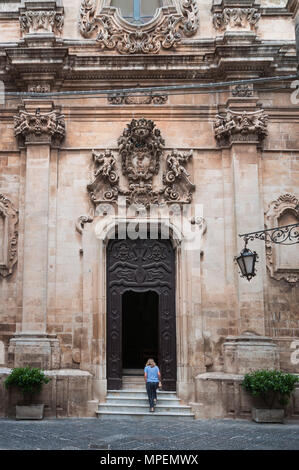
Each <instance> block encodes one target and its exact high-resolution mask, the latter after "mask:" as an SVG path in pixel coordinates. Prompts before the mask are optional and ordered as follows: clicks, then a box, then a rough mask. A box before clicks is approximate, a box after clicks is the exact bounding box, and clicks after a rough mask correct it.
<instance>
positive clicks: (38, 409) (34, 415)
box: [16, 405, 45, 419]
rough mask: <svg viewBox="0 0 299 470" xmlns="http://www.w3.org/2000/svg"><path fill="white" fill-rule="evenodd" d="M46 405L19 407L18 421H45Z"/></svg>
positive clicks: (17, 412)
mask: <svg viewBox="0 0 299 470" xmlns="http://www.w3.org/2000/svg"><path fill="white" fill-rule="evenodd" d="M44 406H45V405H17V406H16V419H43V417H44Z"/></svg>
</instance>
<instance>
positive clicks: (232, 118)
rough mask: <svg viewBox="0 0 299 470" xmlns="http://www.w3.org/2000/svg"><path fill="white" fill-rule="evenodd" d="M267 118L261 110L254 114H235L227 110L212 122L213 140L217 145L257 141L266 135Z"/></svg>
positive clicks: (244, 112)
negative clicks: (214, 139)
mask: <svg viewBox="0 0 299 470" xmlns="http://www.w3.org/2000/svg"><path fill="white" fill-rule="evenodd" d="M267 121H268V116H267V115H266V114H265V113H264V111H263V110H258V111H255V112H247V111H243V112H241V113H240V112H235V111H231V110H227V111H226V112H225V114H223V115H217V116H216V120H215V122H214V132H215V138H216V140H217V143H218V145H220V146H221V145H228V144H230V143H231V142H236V141H246V142H248V141H251V140H258V141H259V142H261V141H262V140H263V139H264V138H265V137H266V135H267V133H268V132H267Z"/></svg>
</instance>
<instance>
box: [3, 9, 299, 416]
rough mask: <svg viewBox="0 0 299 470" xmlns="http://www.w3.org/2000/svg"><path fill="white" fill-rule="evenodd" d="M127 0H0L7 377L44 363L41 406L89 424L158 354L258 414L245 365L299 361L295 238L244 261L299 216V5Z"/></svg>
mask: <svg viewBox="0 0 299 470" xmlns="http://www.w3.org/2000/svg"><path fill="white" fill-rule="evenodd" d="M129 3H131V4H132V5H133V1H132V2H127V5H129ZM116 4H119V5H121V3H118V2H117V1H114V0H63V2H61V1H60V0H54V1H52V0H51V1H49V0H22V1H21V2H13V1H9V2H1V9H0V20H1V28H0V73H1V83H2V88H1V90H0V91H2V89H3V87H5V91H6V95H3V94H1V93H0V99H2V97H4V98H5V99H3V101H1V106H0V134H1V139H0V299H1V301H0V365H1V373H0V382H1V383H2V381H3V380H4V378H5V377H6V375H7V374H8V373H9V370H10V369H11V368H13V367H18V366H23V365H26V364H30V365H34V366H37V367H42V368H43V369H45V370H46V371H47V374H48V375H49V376H51V377H52V381H51V383H50V384H48V385H47V386H46V387H45V389H44V394H43V399H44V400H45V403H46V404H47V405H48V407H47V408H46V416H47V417H56V416H57V417H62V416H65V417H66V416H73V417H75V416H77V417H78V416H96V411H97V410H98V405H99V403H103V402H105V401H106V397H107V390H108V389H109V388H110V387H111V386H112V385H111V384H112V381H114V382H113V383H116V384H117V386H118V387H121V386H122V382H123V376H124V375H126V374H127V373H128V370H129V371H132V369H134V372H136V370H137V373H140V369H142V367H143V363H144V360H145V358H147V357H151V355H152V354H153V355H154V357H156V359H157V361H158V364H161V365H163V368H164V369H163V370H164V375H165V374H166V375H165V377H167V378H168V379H169V381H168V384H167V387H168V388H169V389H171V390H172V391H173V392H175V393H176V394H177V396H178V398H179V399H180V400H181V403H182V404H187V405H190V406H192V410H193V411H194V412H195V413H196V416H197V417H201V418H206V417H209V418H210V417H230V418H235V417H236V418H239V417H242V418H248V419H249V418H250V408H251V401H250V399H249V397H248V396H246V394H245V392H244V391H243V392H242V391H241V386H240V384H241V381H242V377H243V374H244V373H245V372H246V371H247V370H248V369H249V368H254V369H255V368H260V367H264V366H265V365H266V366H267V367H269V368H271V367H277V368H280V369H282V370H285V371H288V372H292V373H296V372H298V364H296V363H295V362H294V355H293V353H294V352H295V349H294V344H295V345H296V344H297V342H298V340H299V316H298V305H299V289H298V284H299V281H298V279H299V273H298V265H299V259H298V254H297V253H298V244H296V245H295V244H294V245H290V244H289V245H288V246H286V245H279V244H275V243H273V242H272V243H270V241H269V240H257V239H254V240H250V241H249V243H248V247H249V248H250V249H252V250H253V251H256V252H257V253H258V256H259V262H258V264H257V266H256V270H257V274H256V276H255V277H253V278H252V280H251V281H250V282H248V281H247V280H246V279H243V278H241V277H240V276H239V273H238V268H237V267H236V265H235V263H234V257H235V256H236V255H238V253H239V252H240V251H241V250H242V249H243V248H244V242H243V239H242V238H240V237H239V235H240V234H243V233H249V232H255V231H258V230H263V229H265V228H266V229H268V228H275V227H279V226H281V225H283V226H285V225H290V224H295V223H296V222H297V221H298V218H299V213H298V210H299V209H298V200H299V186H298V181H299V151H298V149H299V141H298V120H299V108H298V98H299V95H298V90H297V89H296V81H297V78H298V77H297V69H298V57H297V55H296V41H295V24H296V16H297V15H298V2H297V1H295V0H287V1H280V0H279V1H273V0H263V1H262V2H261V1H260V0H204V1H201V0H159V2H158V1H157V2H155V5H159V7H157V8H156V9H155V8H153V9H152V11H151V13H148V10H147V11H145V10H144V11H142V8H143V7H146V8H148V6H149V3H148V2H147V1H145V0H144V1H143V0H142V1H141V0H140V2H139V1H138V0H135V1H134V4H135V6H136V5H137V6H139V7H140V12H141V13H140V17H141V16H142V18H143V20H144V21H143V20H142V21H139V20H138V17H137V18H136V15H137V14H136V11H137V10H138V8H137V9H136V10H135V11H133V13H132V11H131V13H130V14H128V15H126V13H125V12H124V10H123V9H122V8H121V9H119V8H115V7H114V6H113V5H116ZM153 10H155V11H153ZM132 15H133V16H132ZM137 16H138V15H137ZM132 18H134V21H133V20H132V21H131V19H132ZM144 18H145V19H144ZM276 235H277V236H278V232H277V233H276ZM280 239H281V237H280ZM109 250H110V251H109ZM122 321H123V325H125V324H126V321H128V323H127V325H129V326H128V329H127V330H126V329H125V327H124V330H122V328H121V322H122ZM130 322H131V323H130ZM159 322H160V324H161V325H162V332H161V331H160V333H161V334H160V333H159ZM108 324H109V328H107V327H108ZM130 331H133V332H134V335H133V337H131V336H130ZM148 331H150V332H151V337H152V338H154V340H155V341H154V342H155V345H154V346H152V345H151V344H149V346H148V344H147V343H146V341H145V340H144V339H146V338H145V336H143V335H144V334H145V332H148ZM121 341H123V344H124V345H127V346H128V345H129V346H130V345H131V343H132V346H133V352H132V351H131V350H130V348H129V347H128V349H125V350H124V351H123V350H122V348H121ZM127 346H126V347H127ZM159 347H160V350H159ZM137 356H138V358H139V359H138V360H140V362H139V363H138V364H137V363H136V362H135V363H133V366H132V368H131V366H128V367H125V366H124V362H123V360H126V361H127V362H129V359H130V360H131V358H132V357H133V359H134V358H135V357H137ZM109 374H110V376H109ZM162 376H163V375H162ZM165 386H166V384H165ZM298 396H299V395H298V394H297V395H296V396H295V398H294V402H293V403H292V406H291V408H290V413H291V414H292V415H293V416H295V417H298V416H299V414H298V413H299V405H298ZM15 402H16V397H15V396H14V395H11V396H8V395H7V392H6V391H4V388H3V387H2V386H0V417H1V416H7V415H8V414H10V415H11V413H12V406H10V405H8V404H9V403H10V404H11V405H12V404H14V403H15Z"/></svg>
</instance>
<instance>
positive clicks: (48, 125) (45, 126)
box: [14, 109, 65, 143]
mask: <svg viewBox="0 0 299 470" xmlns="http://www.w3.org/2000/svg"><path fill="white" fill-rule="evenodd" d="M14 131H15V135H16V136H20V137H23V138H25V139H26V141H27V142H32V141H36V140H38V139H39V138H40V137H43V136H46V137H47V138H50V139H51V140H52V142H53V143H57V142H59V141H61V140H62V139H63V137H64V135H65V123H64V116H63V115H62V114H60V113H59V112H58V111H55V110H54V111H51V112H49V113H41V112H40V110H39V109H37V110H36V112H35V114H33V113H28V112H26V111H23V110H20V112H19V115H17V116H15V117H14Z"/></svg>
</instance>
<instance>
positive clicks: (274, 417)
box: [252, 408, 284, 423]
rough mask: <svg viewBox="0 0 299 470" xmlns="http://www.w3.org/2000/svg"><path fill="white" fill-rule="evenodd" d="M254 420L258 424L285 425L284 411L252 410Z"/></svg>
mask: <svg viewBox="0 0 299 470" xmlns="http://www.w3.org/2000/svg"><path fill="white" fill-rule="evenodd" d="M252 419H253V421H255V422H256V423H283V422H284V410H283V409H267V408H252Z"/></svg>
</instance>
